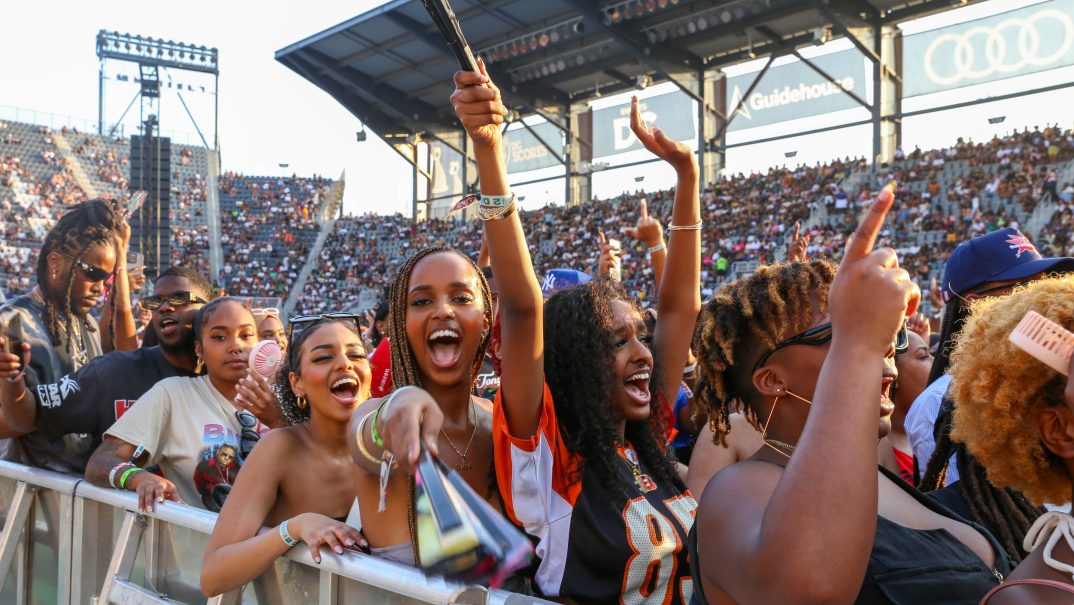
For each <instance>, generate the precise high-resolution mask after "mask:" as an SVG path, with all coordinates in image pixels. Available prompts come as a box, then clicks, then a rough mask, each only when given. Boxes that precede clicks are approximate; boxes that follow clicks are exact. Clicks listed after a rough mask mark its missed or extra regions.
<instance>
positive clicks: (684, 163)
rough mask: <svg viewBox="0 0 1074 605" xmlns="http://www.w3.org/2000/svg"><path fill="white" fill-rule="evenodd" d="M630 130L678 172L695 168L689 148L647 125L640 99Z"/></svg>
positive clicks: (633, 105) (633, 109)
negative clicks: (640, 106)
mask: <svg viewBox="0 0 1074 605" xmlns="http://www.w3.org/2000/svg"><path fill="white" fill-rule="evenodd" d="M456 77H457V76H456ZM630 130H632V131H633V132H634V136H636V137H638V140H639V141H641V144H642V145H644V146H645V148H646V149H648V150H649V151H650V152H651V153H652V154H654V155H655V156H656V157H658V158H660V159H662V160H664V161H665V162H667V163H668V164H671V165H672V167H674V168H675V170H676V171H678V170H682V169H685V168H693V167H694V166H695V165H696V163H697V158H696V157H695V156H694V153H693V152H692V151H690V148H689V147H687V146H686V145H684V144H682V143H680V142H678V141H673V140H671V139H669V138H668V135H666V134H665V133H664V131H663V130H661V129H660V128H659V127H658V126H653V127H652V128H650V127H649V125H648V124H646V123H645V119H644V118H642V117H641V110H640V109H638V97H634V98H633V99H631V101H630Z"/></svg>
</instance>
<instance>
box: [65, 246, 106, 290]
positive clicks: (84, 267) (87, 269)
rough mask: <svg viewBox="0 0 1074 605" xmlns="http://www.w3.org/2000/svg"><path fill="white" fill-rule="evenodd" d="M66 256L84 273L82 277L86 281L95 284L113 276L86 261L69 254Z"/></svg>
mask: <svg viewBox="0 0 1074 605" xmlns="http://www.w3.org/2000/svg"><path fill="white" fill-rule="evenodd" d="M61 254H62V253H61ZM64 256H66V257H67V258H69V259H71V261H72V262H74V264H75V266H76V267H78V270H79V271H81V272H82V275H85V276H86V279H88V280H90V281H91V282H93V283H99V282H103V281H104V280H106V279H108V278H109V277H110V276H111V275H112V273H111V272H109V271H105V270H104V269H101V268H99V267H94V266H93V265H91V264H89V263H87V262H86V261H84V260H79V259H77V258H75V257H73V256H71V255H68V254H64Z"/></svg>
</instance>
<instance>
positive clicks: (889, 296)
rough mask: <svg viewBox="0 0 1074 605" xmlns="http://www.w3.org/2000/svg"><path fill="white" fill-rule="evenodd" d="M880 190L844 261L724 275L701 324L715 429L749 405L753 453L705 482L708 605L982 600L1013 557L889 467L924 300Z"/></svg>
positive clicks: (702, 572)
mask: <svg viewBox="0 0 1074 605" xmlns="http://www.w3.org/2000/svg"><path fill="white" fill-rule="evenodd" d="M893 199H894V195H893V193H892V191H891V189H890V188H885V189H884V190H883V191H882V192H881V193H880V195H879V196H878V197H877V199H876V200H875V201H874V203H873V204H872V206H871V208H870V209H869V210H867V212H866V215H865V218H864V219H863V221H862V223H861V224H860V226H859V227H858V228H857V231H856V232H855V233H854V234H853V235H852V236H851V238H850V240H849V241H848V242H847V245H846V249H845V252H844V254H843V260H842V264H841V265H840V266H839V267H838V271H837V270H836V267H835V266H834V265H833V264H832V263H830V262H829V261H826V260H821V259H813V260H808V261H802V260H798V261H786V262H782V263H777V264H773V265H762V266H761V267H759V268H758V269H757V270H756V271H755V272H754V273H753V274H751V275H749V276H746V277H742V278H740V279H737V280H735V281H732V282H729V283H726V284H724V285H723V286H721V288H720V289H719V290H718V291H717V293H716V295H715V296H714V297H713V298H712V299H711V300H709V301H708V302H707V303H705V305H704V308H703V309H702V312H701V316H700V318H699V321H698V327H697V331H696V334H695V339H694V345H695V348H696V350H697V352H698V360H699V361H698V364H699V366H700V371H701V377H700V381H701V383H702V387H701V388H700V389H699V392H698V394H697V397H698V399H699V401H700V402H701V403H702V404H703V405H705V406H706V407H707V408H708V410H709V418H710V419H711V421H712V423H713V428H714V432H715V436H716V439H718V440H722V439H724V437H725V436H726V433H727V431H728V428H729V423H728V419H729V417H730V416H731V414H732V413H734V412H736V411H737V412H742V413H743V414H744V415H745V416H746V418H747V420H748V421H749V423H750V424H751V425H753V427H754V428H756V429H757V430H758V431H760V433H761V439H762V445H763V447H761V449H759V450H758V451H757V452H756V453H755V454H754V455H753V456H752V457H751V458H750V459H749V460H747V461H745V462H739V463H736V464H733V465H731V466H729V467H727V468H725V469H723V470H722V471H720V473H719V474H717V475H716V476H715V477H713V479H712V480H711V481H710V482H709V484H708V486H707V487H706V489H705V491H704V493H703V494H702V496H701V499H700V506H699V508H698V511H697V521H696V523H695V525H694V531H693V532H691V534H690V537H689V546H690V550H691V565H692V566H693V569H692V571H693V578H694V591H695V592H694V594H695V597H696V598H697V602H698V603H699V605H704V604H705V603H711V604H713V605H715V604H720V605H724V604H738V605H755V604H758V605H759V604H768V603H780V604H786V605H796V604H813V603H855V604H857V605H873V604H877V605H879V604H884V605H893V604H895V603H914V604H915V605H933V604H936V605H938V604H940V603H944V604H950V603H958V604H964V605H971V604H973V603H976V602H977V601H978V600H979V599H980V598H981V597H982V596H984V594H985V593H986V592H988V590H989V589H991V588H992V587H993V586H995V585H996V584H997V583H998V582H999V580H1000V579H1001V578H1002V575H1003V574H1006V573H1007V572H1008V571H1009V570H1010V562H1009V559H1008V558H1007V556H1006V553H1005V552H1004V550H1003V548H1002V546H1001V545H1000V544H999V543H998V542H996V540H995V539H994V538H993V537H992V536H991V535H990V534H989V533H988V531H987V530H985V529H983V528H981V527H979V526H975V525H969V524H967V523H965V522H964V521H962V520H961V519H960V518H958V517H957V516H955V515H954V514H953V513H952V512H950V511H948V510H947V509H945V508H943V507H942V506H940V505H938V504H936V503H935V502H934V501H932V500H931V499H930V498H928V497H926V496H925V495H923V494H921V493H920V492H918V491H917V490H915V489H914V488H913V487H912V486H910V485H909V484H907V483H906V482H905V481H903V480H902V479H900V478H899V477H898V476H897V475H894V474H893V473H890V472H889V471H887V470H886V469H883V467H880V466H878V456H877V441H878V440H879V438H880V437H882V436H883V435H884V434H885V433H886V432H887V431H888V428H889V426H890V417H891V414H892V411H893V409H894V406H893V404H892V403H891V401H890V399H889V398H888V395H889V389H890V386H891V383H892V381H893V380H895V379H896V377H897V372H896V370H895V364H894V361H893V357H894V354H895V352H896V351H898V350H900V349H902V348H904V347H905V338H904V337H903V336H902V334H903V332H904V330H905V327H902V328H900V325H903V326H905V324H904V318H905V317H906V315H907V314H908V313H907V312H908V311H909V312H910V313H909V314H912V312H913V311H914V309H915V308H916V306H917V303H918V299H919V297H920V294H919V292H918V291H917V288H916V286H914V284H913V282H911V281H910V277H909V274H908V273H907V272H906V271H905V270H903V269H901V268H900V267H899V264H898V260H897V258H896V257H895V253H894V251H893V250H891V249H877V250H873V244H874V242H875V240H876V235H877V233H878V232H879V231H880V229H881V227H882V225H883V222H884V217H885V216H886V214H887V212H888V210H889V209H890V207H891V203H892V200H893Z"/></svg>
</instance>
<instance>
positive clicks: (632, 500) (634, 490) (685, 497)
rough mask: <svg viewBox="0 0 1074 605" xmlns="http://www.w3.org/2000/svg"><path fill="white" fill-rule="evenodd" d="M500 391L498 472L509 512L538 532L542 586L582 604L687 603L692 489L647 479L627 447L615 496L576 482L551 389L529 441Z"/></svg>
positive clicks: (592, 480)
mask: <svg viewBox="0 0 1074 605" xmlns="http://www.w3.org/2000/svg"><path fill="white" fill-rule="evenodd" d="M502 393H503V391H500V392H499V393H498V394H497V398H496V405H495V407H494V409H493V442H494V444H495V448H496V453H495V455H496V474H497V480H498V482H499V485H500V492H501V494H502V495H503V500H504V504H505V506H506V508H507V513H508V515H509V516H510V517H511V519H512V520H513V521H514V522H515V523H518V524H519V525H521V526H522V527H524V528H525V530H526V531H527V532H528V533H529V534H530V535H532V536H534V537H535V538H537V540H538V543H537V556H538V557H539V558H540V565H539V567H538V569H537V575H536V584H537V587H538V588H539V589H540V591H541V592H542V593H543V594H544V595H545V596H549V597H560V596H562V597H569V598H571V599H573V600H574V601H575V602H577V603H579V604H580V605H581V604H586V603H626V604H651V605H657V604H659V605H680V604H682V605H684V604H686V603H689V602H690V597H691V595H692V594H693V581H692V580H691V578H690V567H689V562H688V560H687V549H686V536H687V534H688V533H689V531H690V528H691V527H692V526H693V523H694V515H695V512H696V509H697V503H696V502H695V501H694V498H693V496H691V495H690V493H689V492H688V491H687V492H682V491H679V489H678V488H676V487H675V486H674V485H664V484H662V482H655V481H653V480H651V479H649V478H648V477H646V475H648V469H647V468H645V466H644V464H642V463H641V462H640V461H638V460H637V457H636V456H634V455H633V451H632V450H631V449H630V448H629V446H628V448H627V449H626V450H625V451H622V452H621V457H622V460H621V461H622V465H621V468H620V476H621V477H622V481H623V485H624V490H623V493H617V494H609V493H608V490H607V489H606V488H605V487H604V486H603V485H602V484H601V482H600V481H598V480H597V478H596V477H595V476H593V475H589V476H586V474H585V473H583V474H582V476H581V480H580V481H572V479H574V478H575V477H577V476H578V475H577V472H576V471H577V469H578V465H579V462H580V460H579V458H578V456H577V455H576V454H572V453H570V452H569V451H568V450H567V447H566V444H565V443H564V441H563V440H562V439H561V438H560V434H559V427H558V424H557V422H556V414H555V406H554V405H553V401H552V395H551V393H550V392H549V390H548V387H547V386H546V387H545V390H544V399H543V402H542V409H541V421H540V427H539V429H538V431H537V434H535V435H534V436H533V437H532V438H530V439H519V438H516V437H513V436H512V435H510V432H509V430H508V428H507V421H506V419H505V418H504V414H503V405H502V401H501V397H502ZM634 464H637V474H640V475H641V476H642V480H636V476H635V475H636V473H635V472H634V470H633V467H634ZM643 487H644V488H646V489H649V491H643Z"/></svg>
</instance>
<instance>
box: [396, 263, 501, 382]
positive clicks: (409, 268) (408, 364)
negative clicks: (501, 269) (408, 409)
mask: <svg viewBox="0 0 1074 605" xmlns="http://www.w3.org/2000/svg"><path fill="white" fill-rule="evenodd" d="M441 253H447V254H456V255H458V256H459V257H461V258H464V259H466V262H468V263H469V264H470V266H471V267H473V269H474V275H476V276H477V283H478V288H479V289H480V290H481V300H482V302H483V303H484V307H485V320H486V321H487V322H488V325H489V326H490V327H491V326H492V292H491V291H490V290H489V283H488V281H487V280H486V279H485V275H484V274H483V273H482V272H481V269H479V268H478V266H477V263H475V262H474V259H472V258H470V257H469V256H466V255H465V254H463V253H462V252H459V251H458V250H456V249H454V248H446V247H443V246H436V247H432V248H425V249H424V250H420V251H419V252H417V253H415V254H414V255H413V256H411V257H410V258H408V259H407V260H406V262H405V263H403V266H402V267H400V268H399V270H398V271H397V272H396V273H395V278H394V279H392V285H391V289H390V290H389V291H388V306H389V311H388V337H389V338H390V339H391V347H390V350H391V360H392V387H393V388H396V389H397V388H399V387H402V386H408V385H411V386H416V387H420V386H422V382H423V380H422V378H423V377H422V375H421V370H420V369H419V368H418V361H417V359H415V357H414V349H413V348H412V347H411V346H410V342H409V341H408V339H407V336H406V310H407V304H406V301H407V289H408V288H407V286H408V285H409V284H410V274H411V273H413V272H414V267H416V266H417V264H418V263H419V262H421V260H422V259H423V258H425V257H427V256H432V255H433V254H441ZM488 344H489V335H488V334H486V335H485V337H484V338H482V339H481V344H479V345H478V347H477V353H476V354H475V355H474V361H473V364H472V367H473V369H472V371H471V374H470V382H471V383H472V382H473V381H474V379H475V378H477V373H478V372H479V371H480V370H481V363H482V362H483V361H484V359H485V350H486V349H487V348H488Z"/></svg>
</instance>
